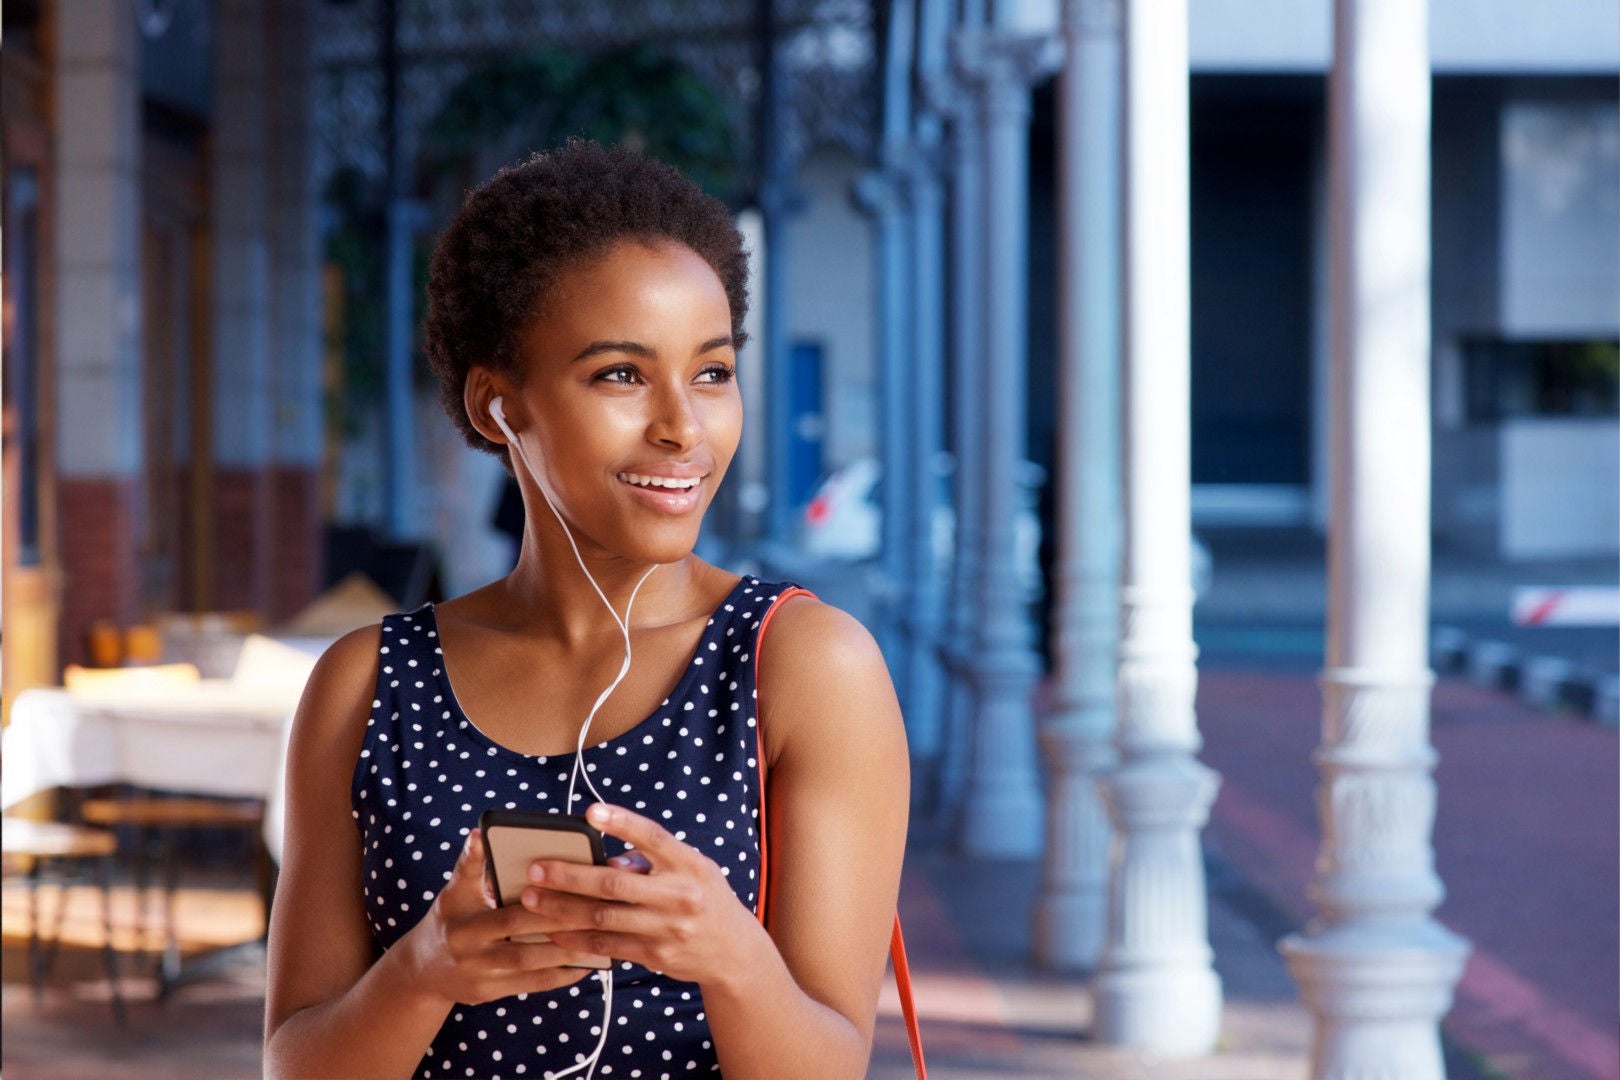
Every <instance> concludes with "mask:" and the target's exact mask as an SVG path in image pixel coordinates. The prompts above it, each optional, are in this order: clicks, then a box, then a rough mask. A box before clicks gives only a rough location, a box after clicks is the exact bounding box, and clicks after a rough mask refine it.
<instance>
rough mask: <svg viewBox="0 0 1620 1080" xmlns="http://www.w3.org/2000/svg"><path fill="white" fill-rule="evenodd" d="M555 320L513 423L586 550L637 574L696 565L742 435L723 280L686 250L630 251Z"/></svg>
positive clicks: (566, 284)
mask: <svg viewBox="0 0 1620 1080" xmlns="http://www.w3.org/2000/svg"><path fill="white" fill-rule="evenodd" d="M543 308H544V310H543V311H542V313H541V314H540V316H539V317H538V318H537V319H536V320H535V322H534V323H533V325H532V326H531V327H530V328H529V330H528V332H527V334H525V335H524V337H523V339H522V350H523V363H524V368H523V381H522V383H521V385H520V387H519V389H518V397H519V405H520V408H521V410H522V411H521V413H520V414H519V415H518V416H513V413H514V412H517V410H514V409H513V408H512V407H511V405H510V404H507V405H506V413H507V416H508V418H509V419H514V420H517V421H518V422H517V423H516V424H514V425H513V426H514V430H515V431H516V432H517V436H518V438H519V439H520V440H521V441H522V444H523V450H524V453H525V454H527V456H528V461H529V464H530V465H531V466H532V467H533V468H534V469H535V470H537V471H539V473H540V474H541V476H542V477H543V478H544V481H545V483H546V485H547V489H548V491H549V492H550V494H551V496H552V498H553V499H554V500H555V501H556V503H557V509H558V510H559V511H560V512H561V513H562V516H563V518H564V519H565V520H567V522H568V524H569V527H570V528H571V529H573V530H574V539H575V541H576V542H578V543H579V544H580V546H581V549H582V550H584V549H585V547H586V546H587V545H589V546H591V547H595V548H596V549H598V551H599V552H605V553H611V554H615V555H619V556H623V557H626V558H629V559H631V560H632V561H634V562H637V563H642V562H659V563H663V562H673V561H675V560H677V559H680V558H683V557H684V556H686V555H688V554H690V552H691V550H692V548H693V546H694V545H695V544H696V543H697V537H698V526H699V524H700V523H701V521H702V519H703V514H704V511H706V510H707V509H708V506H709V503H710V501H711V500H712V499H713V498H714V493H715V490H716V488H718V487H719V484H720V480H721V478H722V477H724V476H725V472H726V468H727V466H728V465H730V464H731V458H732V455H733V454H734V453H736V450H737V440H738V439H739V438H740V437H741V434H742V400H741V397H740V396H739V394H738V391H737V383H736V379H735V364H736V352H735V349H734V348H733V342H732V335H731V307H730V304H729V303H728V301H727V299H726V291H725V288H724V286H723V285H722V284H721V283H720V278H719V277H718V276H717V275H716V274H715V272H714V270H713V269H712V268H711V267H710V266H709V264H708V263H707V262H705V261H704V260H703V258H702V257H701V256H699V255H698V254H697V253H696V252H694V251H692V250H691V249H690V248H688V247H685V246H684V245H681V244H677V243H674V242H670V241H658V242H653V243H645V242H642V241H639V240H624V241H620V242H619V243H617V244H615V245H614V246H613V247H612V248H610V249H609V250H608V251H607V252H606V253H605V254H603V255H601V256H599V257H597V258H594V259H591V260H589V261H587V262H583V263H581V264H579V265H578V266H576V267H574V268H572V269H570V270H568V271H566V272H565V273H564V274H562V275H561V276H560V277H559V278H558V280H557V281H556V282H555V284H554V285H553V287H552V289H551V291H550V293H549V295H548V296H547V297H546V298H545V302H544V304H543ZM514 465H515V466H517V467H518V468H520V469H522V468H523V463H522V461H521V460H518V461H515V462H514ZM529 512H530V513H531V514H535V513H539V514H540V515H541V517H542V519H543V520H544V521H545V522H547V523H549V522H550V521H551V512H550V511H549V510H546V509H545V508H544V506H541V505H539V504H538V503H535V504H532V505H531V506H530V511H529ZM542 527H544V526H542Z"/></svg>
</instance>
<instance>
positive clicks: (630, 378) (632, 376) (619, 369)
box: [591, 364, 641, 386]
mask: <svg viewBox="0 0 1620 1080" xmlns="http://www.w3.org/2000/svg"><path fill="white" fill-rule="evenodd" d="M591 381H592V382H605V383H612V384H613V385H615V386H634V385H635V384H636V383H638V382H640V381H641V373H640V372H638V371H637V370H636V369H635V368H633V367H631V366H630V365H629V364H617V365H615V366H613V367H610V368H603V369H602V370H601V371H598V372H597V373H596V374H595V375H593V376H592V377H591Z"/></svg>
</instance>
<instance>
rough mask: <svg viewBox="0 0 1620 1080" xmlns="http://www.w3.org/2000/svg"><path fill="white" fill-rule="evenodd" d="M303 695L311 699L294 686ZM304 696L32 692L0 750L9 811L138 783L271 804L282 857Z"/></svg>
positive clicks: (269, 831) (219, 687)
mask: <svg viewBox="0 0 1620 1080" xmlns="http://www.w3.org/2000/svg"><path fill="white" fill-rule="evenodd" d="M291 689H292V690H293V691H297V690H298V689H301V687H297V686H294V687H292V688H291ZM297 704H298V699H297V694H296V692H293V693H291V694H290V695H289V692H288V688H286V687H284V686H278V687H274V688H271V687H266V686H262V685H260V686H253V685H241V684H238V683H233V682H231V681H230V680H225V679H219V680H215V679H205V680H203V682H202V684H201V685H199V686H196V687H193V688H185V689H181V690H171V691H168V692H166V693H162V694H158V693H153V694H150V695H146V694H139V695H131V696H124V697H122V698H115V697H111V696H108V695H103V694H84V693H70V692H68V691H66V690H56V689H45V690H26V691H24V692H23V693H21V694H19V695H17V700H16V701H15V702H13V703H12V706H11V724H10V726H9V727H7V728H6V732H5V738H4V742H3V743H0V806H7V807H9V806H11V805H13V804H15V803H17V802H19V801H21V800H22V799H25V798H27V797H28V796H30V795H32V794H34V793H35V792H39V791H46V790H49V789H51V788H53V787H57V786H67V787H88V786H91V785H95V784H108V783H130V784H138V785H140V786H142V787H151V788H161V789H164V790H172V791H183V792H189V793H194V794H198V795H223V796H250V797H253V798H259V799H264V800H266V803H267V806H266V811H265V839H266V842H267V843H268V844H269V846H270V850H271V852H272V854H276V855H279V853H280V847H281V843H280V841H281V782H282V775H283V770H284V767H285V766H284V759H285V755H286V745H287V734H288V731H289V729H290V728H291V724H292V715H293V711H294V710H295V709H296V707H297Z"/></svg>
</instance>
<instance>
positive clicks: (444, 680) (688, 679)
mask: <svg viewBox="0 0 1620 1080" xmlns="http://www.w3.org/2000/svg"><path fill="white" fill-rule="evenodd" d="M759 584H760V579H758V578H750V577H747V576H742V577H739V578H738V579H737V583H736V584H735V585H733V586H732V587H731V591H730V592H728V593H726V595H725V596H724V597H723V598H722V599H721V600H720V602H719V603H718V604H716V605H715V606H714V610H713V611H711V612H710V613H709V618H708V621H707V622H706V623H705V624H704V627H703V633H702V634H700V635H698V639H697V644H696V645H694V646H693V647H692V654H691V655H690V656H689V657H688V658H687V660H686V667H685V668H684V669H682V671H681V676H680V678H679V679H676V680H675V685H674V686H673V687H672V688H671V689H670V691H669V693H667V694H665V695H664V700H663V701H661V702H659V703H658V705H657V707H655V708H654V709H653V711H652V712H650V713H648V714H647V715H646V716H645V717H643V718H642V719H640V720H638V721H637V722H636V723H635V724H633V725H632V726H631V727H629V728H627V729H625V730H624V731H623V732H621V733H620V734H618V735H615V736H614V737H613V738H611V739H607V740H605V741H603V742H598V743H591V744H590V745H589V746H586V747H585V748H584V749H586V750H608V749H612V748H613V747H614V746H616V745H617V744H619V743H622V742H627V741H629V740H630V739H631V737H632V736H640V735H643V734H645V733H644V732H643V731H642V729H643V728H646V727H649V726H651V725H652V724H653V723H654V721H656V720H658V719H659V718H660V717H662V716H663V713H664V710H665V709H666V708H668V707H669V703H670V702H672V701H675V700H676V699H677V698H678V697H679V696H681V695H682V694H683V693H684V692H685V691H686V690H687V689H688V688H689V687H690V686H691V684H692V682H693V681H694V680H696V678H697V671H698V665H697V664H696V663H694V661H696V660H697V659H698V657H699V656H700V655H701V654H702V653H703V646H704V644H705V643H706V642H708V640H709V638H710V636H711V635H712V634H713V632H714V630H715V628H716V627H718V626H719V625H720V619H721V613H722V612H724V611H725V610H726V607H727V605H733V606H734V604H735V600H736V598H737V597H738V596H739V595H741V594H742V591H743V589H744V588H745V587H749V588H751V587H754V586H757V585H759ZM422 609H423V610H425V611H426V612H427V618H428V623H429V626H428V630H430V631H431V632H432V634H433V636H434V637H436V638H437V637H439V614H438V611H437V608H436V606H435V604H434V603H433V601H431V600H430V601H428V602H427V603H426V604H424V605H422ZM443 640H444V639H443V638H439V642H440V643H439V645H438V646H437V648H438V650H439V665H438V667H439V674H438V680H439V686H440V688H441V689H442V690H443V691H444V700H445V704H446V705H448V706H449V708H450V711H451V713H452V715H453V716H454V717H455V718H456V719H457V720H459V721H460V722H459V723H458V725H457V727H458V728H459V729H460V730H461V731H463V732H465V733H467V734H468V735H469V736H470V737H471V738H473V739H474V740H475V741H477V742H480V743H483V744H484V746H485V747H487V748H488V749H489V750H491V751H493V752H494V753H495V754H496V755H497V756H506V757H512V758H517V759H519V760H521V761H525V762H530V763H536V764H542V765H543V764H545V763H546V762H548V761H551V760H553V759H560V760H569V759H571V758H573V757H574V756H576V755H577V754H578V753H579V751H577V750H564V751H562V752H561V753H556V754H525V753H524V752H523V751H521V750H514V749H512V748H511V747H510V746H507V745H506V744H505V743H503V742H499V741H497V740H496V739H494V738H493V737H491V736H490V735H489V734H488V733H487V732H485V731H484V729H483V728H481V727H479V726H478V722H477V721H476V720H474V719H473V718H472V716H471V715H470V714H469V713H468V712H467V710H466V709H464V708H462V705H461V699H460V698H458V697H457V696H456V690H455V687H454V686H453V685H451V682H450V665H449V664H448V663H446V662H445V660H444V644H443Z"/></svg>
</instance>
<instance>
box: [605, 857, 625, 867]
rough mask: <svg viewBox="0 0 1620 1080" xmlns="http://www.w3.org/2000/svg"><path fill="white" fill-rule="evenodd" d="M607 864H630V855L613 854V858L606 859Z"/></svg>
mask: <svg viewBox="0 0 1620 1080" xmlns="http://www.w3.org/2000/svg"><path fill="white" fill-rule="evenodd" d="M608 865H609V866H629V865H630V856H628V855H615V856H613V858H611V859H609V860H608Z"/></svg>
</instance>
